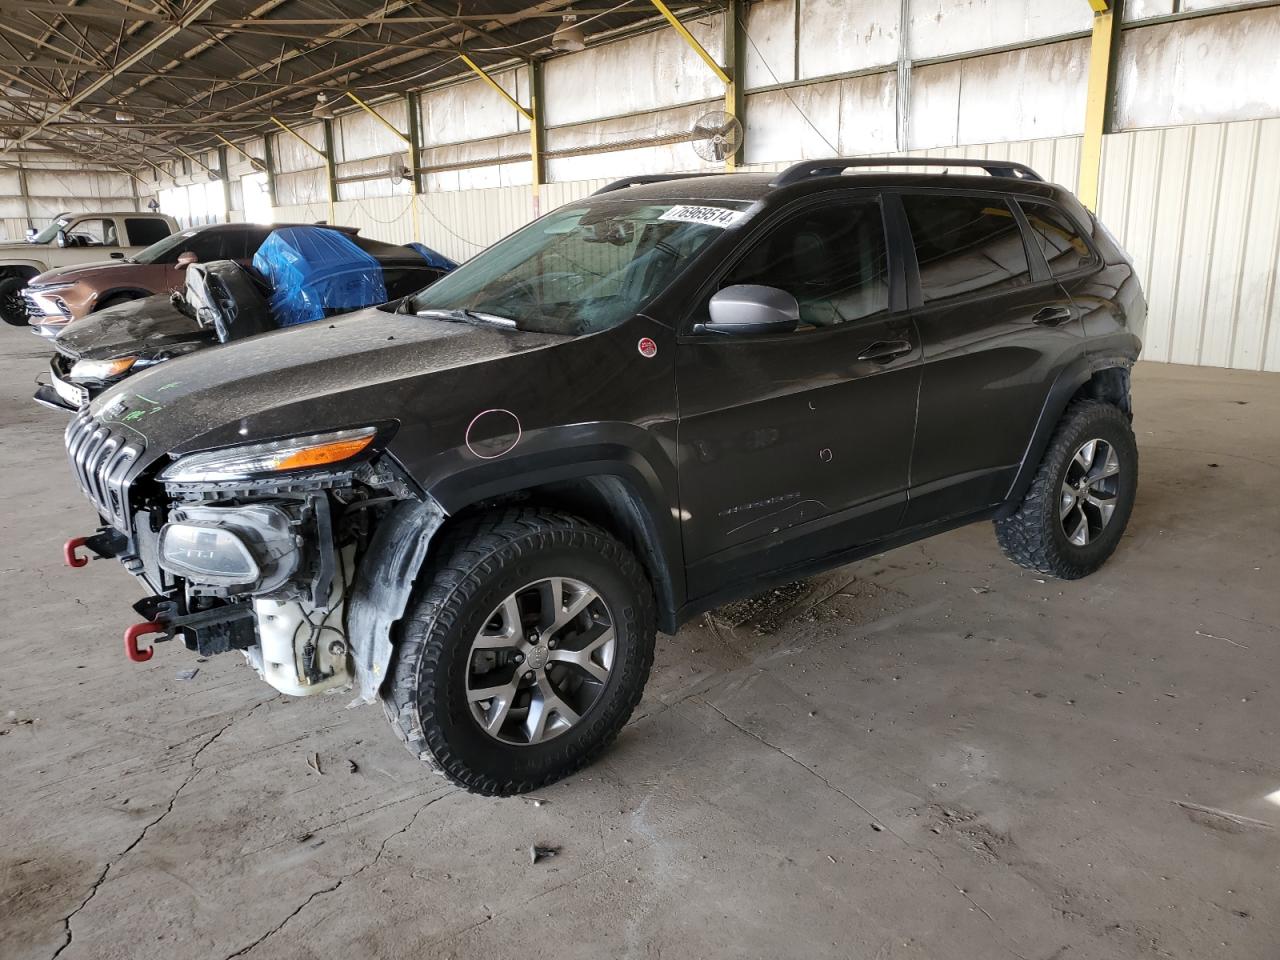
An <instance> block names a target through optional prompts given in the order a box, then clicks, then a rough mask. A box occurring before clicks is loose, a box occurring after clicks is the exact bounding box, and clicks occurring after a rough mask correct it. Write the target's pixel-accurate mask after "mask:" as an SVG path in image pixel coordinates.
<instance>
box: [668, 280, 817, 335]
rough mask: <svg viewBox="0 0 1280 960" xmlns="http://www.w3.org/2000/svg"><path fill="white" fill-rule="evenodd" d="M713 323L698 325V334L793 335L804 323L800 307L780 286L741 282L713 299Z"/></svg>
mask: <svg viewBox="0 0 1280 960" xmlns="http://www.w3.org/2000/svg"><path fill="white" fill-rule="evenodd" d="M710 308H711V320H710V322H708V323H699V324H697V325H695V326H694V328H693V332H694V333H722V334H727V335H729V336H741V335H743V334H760V333H790V332H791V331H793V330H795V328H796V327H797V326H799V324H800V304H799V303H797V302H796V298H795V297H793V296H792V295H791V294H789V293H787V291H785V290H779V289H778V288H777V287H762V286H759V285H758V284H754V283H739V284H735V285H734V286H732V287H725V288H724V289H723V290H721V291H720V292H719V293H717V294H716V295H715V296H713V297H712V298H711V304H710Z"/></svg>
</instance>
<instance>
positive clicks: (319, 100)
mask: <svg viewBox="0 0 1280 960" xmlns="http://www.w3.org/2000/svg"><path fill="white" fill-rule="evenodd" d="M311 116H313V117H315V119H317V120H332V119H333V116H334V113H333V104H332V103H330V102H329V95H328V94H327V93H325V92H324V91H323V90H322V91H320V92H319V93H317V94H316V105H315V107H313V108H312V110H311Z"/></svg>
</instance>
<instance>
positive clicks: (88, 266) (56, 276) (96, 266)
mask: <svg viewBox="0 0 1280 960" xmlns="http://www.w3.org/2000/svg"><path fill="white" fill-rule="evenodd" d="M21 246H22V247H24V248H26V249H28V250H29V249H31V248H32V246H33V244H29V243H24V244H21ZM136 266H138V264H136V263H126V262H125V261H124V260H101V261H95V262H93V263H75V264H72V265H71V266H67V267H55V268H54V269H52V270H46V271H45V272H44V273H42V274H40V275H39V276H38V277H35V278H33V279H32V280H29V281H28V282H27V285H28V286H31V287H43V286H45V285H47V284H50V283H77V282H79V281H81V280H87V279H89V278H90V277H96V276H99V275H101V274H103V273H108V274H109V273H110V272H111V271H112V270H119V269H120V268H121V267H124V268H128V267H136Z"/></svg>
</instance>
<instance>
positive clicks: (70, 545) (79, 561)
mask: <svg viewBox="0 0 1280 960" xmlns="http://www.w3.org/2000/svg"><path fill="white" fill-rule="evenodd" d="M88 540H89V538H88V537H72V538H71V539H70V540H68V541H67V542H66V543H64V544H63V545H62V559H63V560H65V561H67V566H68V567H83V566H84V565H85V564H86V563H88V562H89V558H88V557H78V556H76V549H77V548H79V547H83V546H84V545H85V543H87V542H88Z"/></svg>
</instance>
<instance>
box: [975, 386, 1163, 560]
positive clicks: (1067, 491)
mask: <svg viewBox="0 0 1280 960" xmlns="http://www.w3.org/2000/svg"><path fill="white" fill-rule="evenodd" d="M1137 491H1138V446H1137V443H1136V442H1135V441H1134V438H1133V428H1132V426H1130V424H1129V418H1128V416H1126V415H1125V413H1124V411H1122V410H1120V409H1119V408H1118V407H1116V406H1114V405H1113V404H1110V403H1104V402H1102V401H1099V400H1082V401H1079V402H1077V403H1074V404H1072V405H1071V406H1070V407H1068V408H1067V412H1066V413H1065V414H1064V415H1063V417H1062V420H1061V422H1060V423H1059V424H1058V428H1057V430H1056V431H1055V432H1054V435H1053V439H1052V440H1051V441H1050V443H1049V449H1048V450H1046V451H1045V454H1044V459H1042V460H1041V461H1040V467H1039V469H1038V470H1037V471H1036V476H1035V479H1034V480H1033V481H1032V483H1031V488H1030V489H1029V490H1028V491H1027V493H1026V496H1025V497H1024V498H1023V500H1022V503H1021V504H1019V506H1018V509H1017V511H1016V512H1014V513H1013V514H1012V515H1010V516H1008V517H1006V518H1004V519H1001V520H997V521H996V522H995V527H996V540H997V541H999V543H1000V548H1001V550H1003V551H1004V555H1005V556H1006V557H1008V558H1009V559H1010V560H1012V561H1013V562H1014V563H1016V564H1018V565H1019V566H1022V567H1026V568H1027V569H1028V570H1034V571H1036V572H1037V573H1041V574H1044V575H1045V576H1050V577H1057V578H1058V579H1060V580H1077V579H1079V578H1081V577H1085V576H1088V575H1089V574H1091V573H1093V572H1094V571H1095V570H1097V569H1098V568H1099V567H1101V566H1102V564H1103V563H1105V562H1106V560H1107V558H1108V557H1110V556H1111V554H1112V553H1113V552H1115V549H1116V546H1117V544H1119V542H1120V537H1121V536H1122V535H1123V534H1124V528H1125V525H1126V524H1127V523H1128V522H1129V514H1130V513H1131V512H1132V510H1133V501H1134V498H1135V496H1136V495H1137Z"/></svg>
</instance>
